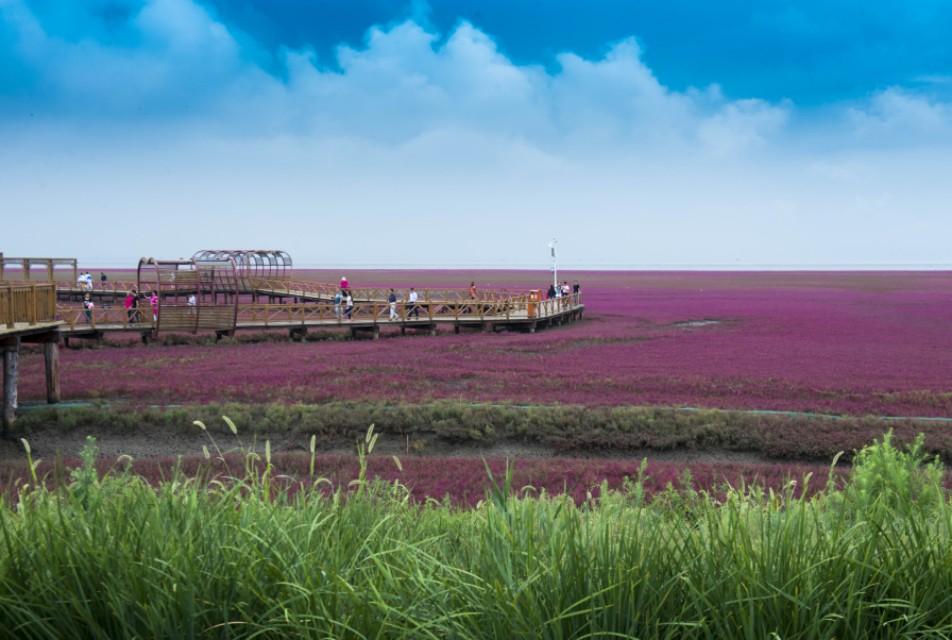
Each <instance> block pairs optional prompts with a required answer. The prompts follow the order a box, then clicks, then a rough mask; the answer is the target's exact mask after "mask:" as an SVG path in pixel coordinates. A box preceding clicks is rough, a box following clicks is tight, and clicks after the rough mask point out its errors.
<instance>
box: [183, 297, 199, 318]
mask: <svg viewBox="0 0 952 640" xmlns="http://www.w3.org/2000/svg"><path fill="white" fill-rule="evenodd" d="M185 303H186V304H187V305H188V314H189V315H190V316H194V315H195V314H196V313H198V298H197V297H195V294H194V293H191V294H189V296H188V298H187V299H186V301H185Z"/></svg>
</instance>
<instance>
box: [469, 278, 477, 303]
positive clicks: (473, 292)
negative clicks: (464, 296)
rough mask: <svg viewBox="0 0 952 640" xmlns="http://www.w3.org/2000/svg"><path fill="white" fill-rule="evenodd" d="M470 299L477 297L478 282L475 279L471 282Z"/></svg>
mask: <svg viewBox="0 0 952 640" xmlns="http://www.w3.org/2000/svg"><path fill="white" fill-rule="evenodd" d="M469 299H470V300H475V299H476V282H475V281H474V282H470V283H469Z"/></svg>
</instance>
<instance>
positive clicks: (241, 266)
mask: <svg viewBox="0 0 952 640" xmlns="http://www.w3.org/2000/svg"><path fill="white" fill-rule="evenodd" d="M192 260H193V261H194V262H195V263H197V264H200V263H203V262H221V261H226V260H233V261H234V263H235V267H236V268H237V270H238V277H239V278H241V279H242V280H250V279H260V280H289V279H290V278H291V269H292V267H293V263H292V261H291V256H290V255H288V253H287V252H286V251H280V250H278V249H203V250H201V251H197V252H196V253H195V255H193V256H192Z"/></svg>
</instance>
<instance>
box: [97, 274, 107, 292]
mask: <svg viewBox="0 0 952 640" xmlns="http://www.w3.org/2000/svg"><path fill="white" fill-rule="evenodd" d="M107 279H108V278H106V272H105V271H100V272H99V286H100V287H102V288H103V289H105V288H106V280H107Z"/></svg>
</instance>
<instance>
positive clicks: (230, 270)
mask: <svg viewBox="0 0 952 640" xmlns="http://www.w3.org/2000/svg"><path fill="white" fill-rule="evenodd" d="M183 266H184V267H190V271H194V272H196V273H198V274H199V280H198V281H195V280H190V281H188V283H187V284H185V287H186V288H192V289H194V291H195V293H196V297H197V302H198V304H197V308H196V309H195V311H196V316H195V331H197V330H198V329H199V328H202V327H201V326H200V320H199V319H200V317H201V308H202V307H203V306H205V305H204V304H203V302H205V298H206V296H207V295H209V294H210V295H212V296H213V301H212V303H211V304H210V305H207V306H210V307H222V306H230V307H232V323H231V325H232V326H231V330H234V327H235V326H236V325H237V323H238V301H239V299H240V297H241V289H240V279H239V271H238V266H237V264H236V262H235V260H234V259H233V258H231V257H224V258H222V259H217V260H211V259H208V258H206V259H205V260H202V261H201V265H200V264H199V261H196V260H194V259H193V260H181V259H180V260H157V259H155V258H140V259H139V266H138V268H137V269H136V288H137V291H138V292H139V293H141V292H142V291H144V289H143V284H147V285H149V286H150V287H152V288H154V289H155V291H156V293H158V294H159V304H158V308H157V309H156V316H157V318H158V322H157V323H156V333H158V330H159V329H160V328H161V326H162V324H161V318H162V299H163V297H168V296H172V295H175V296H177V295H178V291H179V287H180V286H181V285H182V284H183V283H182V282H181V280H179V282H176V279H175V278H174V275H173V276H172V277H170V278H168V279H165V280H163V278H162V272H163V271H169V272H171V273H173V274H174V273H175V272H177V271H178V269H179V267H183ZM203 267H204V268H205V269H208V268H211V269H212V273H211V278H210V279H209V280H208V282H207V285H208V287H209V288H208V289H206V286H205V285H206V283H205V282H204V281H203V280H202V277H201V273H202V271H203ZM143 269H146V270H149V269H151V270H152V271H153V272H154V274H155V280H154V281H153V282H146V283H144V282H143V279H142V276H143ZM216 270H222V271H224V272H225V273H226V274H228V276H230V277H226V278H225V279H224V280H222V279H220V278H216V276H215V271H216ZM229 279H230V281H231V283H232V284H231V286H230V287H227V290H222V289H217V288H216V285H218V284H222V283H223V282H224V283H226V284H227V283H228V280H229ZM219 294H222V295H224V296H225V298H224V299H225V305H221V304H219V303H218V302H217V300H218V295H219ZM229 297H230V301H229ZM204 328H208V327H204Z"/></svg>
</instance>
